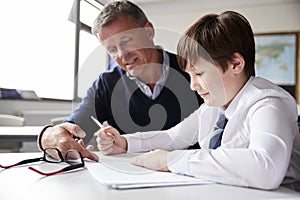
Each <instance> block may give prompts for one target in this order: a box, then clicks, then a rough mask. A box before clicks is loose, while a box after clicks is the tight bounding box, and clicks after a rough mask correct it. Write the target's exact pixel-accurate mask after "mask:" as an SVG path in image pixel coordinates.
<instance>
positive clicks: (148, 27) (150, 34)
mask: <svg viewBox="0 0 300 200" xmlns="http://www.w3.org/2000/svg"><path fill="white" fill-rule="evenodd" d="M145 30H146V34H147V37H148V38H149V39H151V40H153V38H154V28H153V25H152V23H151V22H149V21H148V22H146V24H145Z"/></svg>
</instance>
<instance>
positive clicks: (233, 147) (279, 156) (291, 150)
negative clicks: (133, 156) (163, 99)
mask: <svg viewBox="0 0 300 200" xmlns="http://www.w3.org/2000/svg"><path fill="white" fill-rule="evenodd" d="M219 112H224V111H222V108H218V107H212V106H207V105H205V104H203V105H202V106H201V107H200V108H199V109H198V110H196V111H195V112H194V113H192V114H191V115H190V116H189V117H187V118H186V119H185V120H183V121H182V122H181V123H179V124H177V125H176V126H175V127H173V128H171V129H168V130H165V131H150V132H138V133H135V134H129V135H126V136H125V137H126V138H127V141H128V152H145V151H149V150H154V149H165V150H169V151H172V152H170V153H168V158H167V164H168V168H169V170H170V171H171V172H173V173H178V174H185V175H189V176H194V177H199V178H204V179H207V180H211V181H214V182H217V183H223V184H230V185H238V186H246V187H255V188H261V189H274V188H277V187H278V186H279V185H280V184H281V183H282V181H283V179H284V178H285V180H284V182H288V181H289V182H294V181H300V134H299V132H298V126H297V117H298V114H297V107H296V103H295V100H294V98H293V97H291V96H290V95H289V94H288V93H287V92H286V91H284V90H283V89H281V88H280V87H278V86H277V85H275V84H273V83H271V82H269V81H267V80H264V79H262V78H258V77H255V78H254V77H251V78H250V79H249V80H248V82H247V83H246V85H245V86H244V87H243V88H242V90H241V91H240V92H239V93H238V94H237V96H236V97H235V98H234V99H233V101H232V102H231V103H230V105H229V107H228V108H227V109H226V110H225V116H226V118H227V119H228V123H227V125H226V127H225V130H224V133H223V136H222V142H221V146H220V147H219V148H217V149H215V150H211V149H208V144H209V140H210V136H211V134H212V132H213V127H214V125H215V123H216V120H217V118H218V116H219ZM197 141H198V142H199V144H200V146H201V149H198V150H184V149H185V148H187V147H188V146H189V145H191V144H194V143H195V142H197Z"/></svg>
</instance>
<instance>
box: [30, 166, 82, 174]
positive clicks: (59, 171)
mask: <svg viewBox="0 0 300 200" xmlns="http://www.w3.org/2000/svg"><path fill="white" fill-rule="evenodd" d="M80 167H84V163H80V164H77V165H70V166H67V167H65V168H63V169H60V170H57V171H54V172H42V171H40V170H37V169H35V168H33V167H28V169H30V170H32V171H35V172H37V173H39V174H41V175H43V176H52V175H55V174H59V173H62V172H66V171H70V170H73V169H77V168H80Z"/></svg>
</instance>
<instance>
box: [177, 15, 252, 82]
mask: <svg viewBox="0 0 300 200" xmlns="http://www.w3.org/2000/svg"><path fill="white" fill-rule="evenodd" d="M234 53H240V54H241V55H242V56H243V58H244V60H245V67H244V71H245V73H246V75H247V76H249V77H250V76H255V69H254V62H255V42H254V35H253V31H252V28H251V26H250V23H249V22H248V21H247V19H246V18H245V17H244V16H242V15H241V14H239V13H237V12H234V11H226V12H223V13H222V14H220V15H217V14H208V15H205V16H203V17H201V18H200V19H199V20H198V21H196V22H195V23H194V24H193V25H192V26H191V27H190V28H188V29H187V30H186V31H185V33H184V34H183V36H182V37H181V38H180V40H179V43H178V45H177V57H178V62H179V65H180V66H181V68H182V69H183V70H185V69H186V67H187V65H188V64H191V65H193V63H194V62H195V61H196V60H197V59H198V58H199V57H203V58H204V59H206V60H207V61H209V62H212V63H214V64H215V65H217V66H220V67H221V68H222V69H223V71H224V72H225V71H226V70H227V66H228V61H231V59H232V56H233V54H234Z"/></svg>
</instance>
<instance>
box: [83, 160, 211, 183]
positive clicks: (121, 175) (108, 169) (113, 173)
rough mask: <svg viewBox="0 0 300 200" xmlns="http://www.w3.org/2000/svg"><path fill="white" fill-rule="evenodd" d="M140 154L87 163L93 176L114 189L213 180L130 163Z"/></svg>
mask: <svg viewBox="0 0 300 200" xmlns="http://www.w3.org/2000/svg"><path fill="white" fill-rule="evenodd" d="M137 155H138V154H120V155H115V156H101V155H100V162H99V163H87V168H88V170H89V171H90V173H91V174H92V176H93V177H94V178H95V179H96V180H97V181H99V182H100V183H102V184H105V185H107V186H108V187H109V188H114V189H132V188H145V187H164V186H175V185H195V184H210V183H211V182H209V181H207V180H203V179H197V178H193V177H189V176H182V175H177V174H174V173H168V172H158V171H153V170H149V169H145V168H143V167H138V166H134V165H132V164H130V163H129V160H130V159H131V158H132V157H133V156H137Z"/></svg>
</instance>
